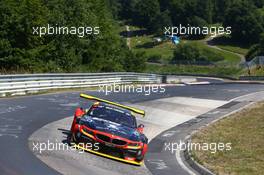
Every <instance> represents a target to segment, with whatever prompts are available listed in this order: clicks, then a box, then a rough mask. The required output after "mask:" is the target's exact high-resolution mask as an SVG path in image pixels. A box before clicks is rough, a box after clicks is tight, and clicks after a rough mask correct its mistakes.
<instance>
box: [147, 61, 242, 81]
mask: <svg viewBox="0 0 264 175" xmlns="http://www.w3.org/2000/svg"><path fill="white" fill-rule="evenodd" d="M145 71H146V72H151V73H168V74H203V75H217V76H229V77H234V78H237V77H238V76H239V75H240V74H241V72H242V70H241V69H239V68H234V67H222V66H197V65H160V64H147V65H146V70H145Z"/></svg>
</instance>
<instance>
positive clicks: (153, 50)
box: [131, 35, 240, 66]
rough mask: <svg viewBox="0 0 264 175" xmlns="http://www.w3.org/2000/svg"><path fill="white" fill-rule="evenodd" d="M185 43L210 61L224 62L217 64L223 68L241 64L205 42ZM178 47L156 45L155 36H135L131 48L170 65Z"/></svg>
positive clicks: (168, 43) (236, 59)
mask: <svg viewBox="0 0 264 175" xmlns="http://www.w3.org/2000/svg"><path fill="white" fill-rule="evenodd" d="M181 42H184V43H191V44H193V45H195V46H196V47H198V48H199V49H200V50H202V52H203V53H204V55H205V56H207V57H208V58H209V60H211V61H214V60H217V58H220V59H222V61H220V62H218V63H217V64H219V65H222V66H233V65H237V64H238V63H239V62H240V57H239V56H238V55H236V54H232V53H230V52H226V51H221V50H217V49H214V48H210V47H208V46H207V45H206V44H205V42H204V41H203V40H182V41H181ZM176 47H177V46H176V45H174V44H172V43H171V42H170V41H166V42H162V43H158V44H155V43H154V41H153V35H144V36H135V37H132V38H131V48H132V50H133V51H134V52H142V51H143V52H145V54H146V57H151V56H155V55H160V56H161V60H162V63H169V61H170V60H171V59H172V57H173V51H174V49H175V48H176Z"/></svg>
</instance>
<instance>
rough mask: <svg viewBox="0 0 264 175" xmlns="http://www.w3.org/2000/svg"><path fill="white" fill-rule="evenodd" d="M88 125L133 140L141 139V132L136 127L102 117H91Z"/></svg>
mask: <svg viewBox="0 0 264 175" xmlns="http://www.w3.org/2000/svg"><path fill="white" fill-rule="evenodd" d="M86 126H87V127H90V128H92V129H95V130H98V131H102V132H106V133H109V134H113V135H116V136H120V137H123V138H126V139H129V140H132V141H140V133H139V132H138V131H137V130H136V129H135V128H130V127H128V126H125V125H121V124H118V123H114V122H111V121H109V120H103V119H100V118H89V119H88V120H87V122H86Z"/></svg>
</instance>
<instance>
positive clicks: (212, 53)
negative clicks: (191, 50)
mask: <svg viewBox="0 0 264 175" xmlns="http://www.w3.org/2000/svg"><path fill="white" fill-rule="evenodd" d="M185 42H186V43H191V44H193V45H195V46H196V47H198V48H199V49H200V50H202V52H203V54H204V55H206V56H207V57H208V58H209V60H211V61H213V60H214V59H216V57H219V58H222V61H219V62H217V63H216V64H218V65H221V66H235V65H237V64H238V63H239V62H240V57H239V56H238V55H236V54H233V53H230V52H226V51H222V50H218V49H214V48H211V47H208V46H207V45H206V44H205V42H204V41H203V40H198V41H195V40H188V41H185Z"/></svg>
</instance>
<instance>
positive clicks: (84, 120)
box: [70, 94, 148, 165]
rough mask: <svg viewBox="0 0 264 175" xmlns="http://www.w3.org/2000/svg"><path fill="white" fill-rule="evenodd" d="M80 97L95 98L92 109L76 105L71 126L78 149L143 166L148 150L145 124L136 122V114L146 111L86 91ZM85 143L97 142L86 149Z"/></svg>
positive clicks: (142, 113) (72, 140) (72, 137)
mask: <svg viewBox="0 0 264 175" xmlns="http://www.w3.org/2000/svg"><path fill="white" fill-rule="evenodd" d="M80 97H82V98H85V99H88V100H93V101H95V102H94V103H93V104H92V105H91V107H90V108H88V109H86V110H85V109H83V108H77V109H76V111H75V114H74V119H73V122H72V126H71V137H70V141H71V142H73V143H75V146H77V147H78V148H81V149H84V150H86V151H89V152H92V153H95V154H98V155H101V156H104V157H108V158H112V159H115V160H119V161H123V162H126V163H132V164H136V165H141V163H142V160H143V159H144V156H145V154H146V152H147V150H148V138H147V137H146V136H145V135H144V133H143V128H144V125H142V124H140V125H137V120H136V117H135V115H136V114H139V115H141V116H145V111H143V110H139V109H136V108H132V107H129V106H125V105H121V104H118V103H115V102H111V101H108V100H104V99H100V98H97V97H93V96H90V95H86V94H80ZM86 143H94V144H98V145H97V148H99V149H97V150H96V151H95V149H94V148H91V149H86V148H84V147H83V145H84V144H86Z"/></svg>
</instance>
